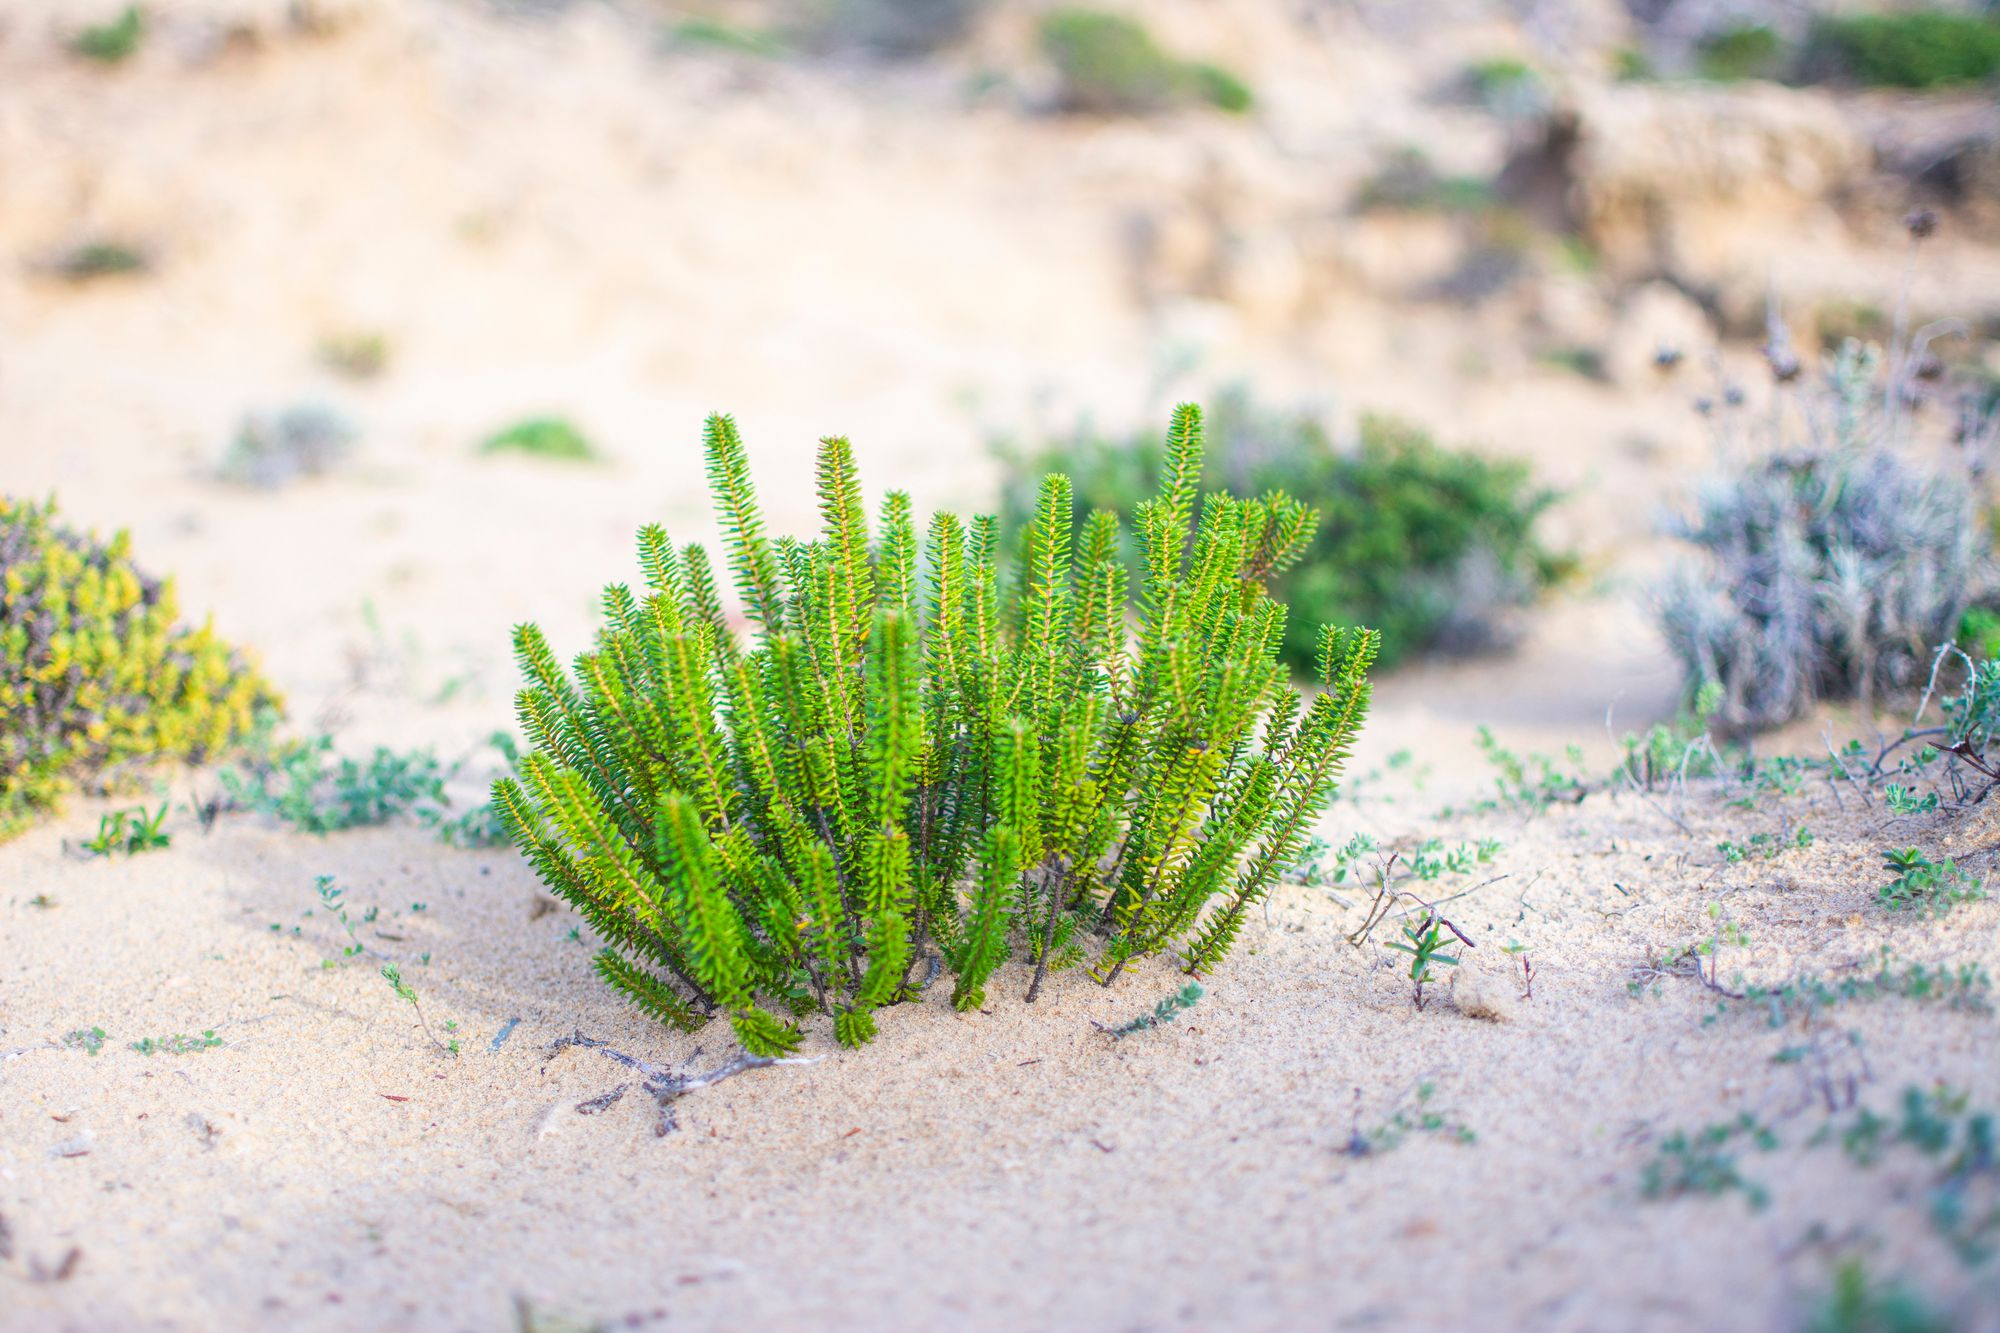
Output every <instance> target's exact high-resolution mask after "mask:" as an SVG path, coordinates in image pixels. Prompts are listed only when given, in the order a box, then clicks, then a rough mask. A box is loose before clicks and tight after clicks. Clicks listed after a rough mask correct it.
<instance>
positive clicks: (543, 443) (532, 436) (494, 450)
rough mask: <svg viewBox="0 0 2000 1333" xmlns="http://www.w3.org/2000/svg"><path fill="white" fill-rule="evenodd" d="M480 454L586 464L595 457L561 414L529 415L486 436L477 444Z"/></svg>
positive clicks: (586, 439) (584, 440) (578, 432)
mask: <svg viewBox="0 0 2000 1333" xmlns="http://www.w3.org/2000/svg"><path fill="white" fill-rule="evenodd" d="M479 452H480V453H482V454H527V455H528V456H530V457H532V458H552V459H555V460H557V461H559V462H565V463H589V462H594V461H596V459H597V449H596V447H595V446H594V445H592V444H591V442H590V439H589V437H588V436H586V435H585V434H584V433H583V432H582V431H580V430H578V429H577V428H576V427H575V426H574V425H572V424H571V423H570V422H569V421H567V420H565V419H564V418H562V417H530V418H528V419H527V420H525V421H517V422H515V423H514V424H513V425H511V426H509V427H507V428H506V429H505V430H502V431H498V432H495V433H494V434H493V435H490V436H488V437H487V440H486V443H485V444H482V445H481V446H480V447H479Z"/></svg>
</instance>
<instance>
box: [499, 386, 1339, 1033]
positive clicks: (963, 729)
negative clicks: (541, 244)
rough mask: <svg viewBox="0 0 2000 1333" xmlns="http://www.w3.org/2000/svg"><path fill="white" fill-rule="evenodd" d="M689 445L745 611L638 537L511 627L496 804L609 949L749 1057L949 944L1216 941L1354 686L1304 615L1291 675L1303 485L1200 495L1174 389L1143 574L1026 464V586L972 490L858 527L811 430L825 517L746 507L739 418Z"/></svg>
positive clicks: (1322, 771) (988, 956)
mask: <svg viewBox="0 0 2000 1333" xmlns="http://www.w3.org/2000/svg"><path fill="white" fill-rule="evenodd" d="M706 451H707V456H708V466H709V476H710V479H711V482H712V484H713V488H714V491H715V498H716V505H717V509H718V511H719V516H720V519H721V528H722V532H723V535H724V539H725V544H726V547H727V551H728V562H729V567H730V570H731V572H732V573H734V575H735V576H736V581H737V585H738V590H739V592H740V593H741V594H742V599H743V602H744V605H745V609H746V611H747V614H748V617H749V620H750V622H751V624H752V625H753V626H754V627H755V637H754V640H753V642H752V643H751V644H750V645H749V646H747V647H746V646H744V645H742V644H739V643H738V642H737V640H736V636H735V634H734V633H733V632H732V631H731V630H730V629H729V627H728V625H727V623H726V621H725V620H724V617H723V613H722V610H721V604H720V600H719V598H718V595H717V591H716V586H715V581H714V578H713V577H712V574H711V571H710V566H709V561H708V557H707V555H706V554H705V553H704V552H703V550H702V548H700V547H699V546H688V547H682V548H680V549H676V548H675V547H673V546H672V545H671V544H670V543H669V542H668V540H667V537H666V534H665V533H663V532H662V531H661V530H660V529H659V528H657V527H650V528H647V529H645V530H644V531H642V532H641V533H640V535H639V563H640V566H641V568H642V569H643V570H644V572H645V576H646V582H647V585H648V589H649V591H647V592H645V593H644V594H643V595H640V596H635V595H634V594H633V593H632V591H631V590H629V589H628V588H625V587H623V586H620V585H613V586H611V587H609V588H607V589H605V593H604V609H605V617H606V624H605V625H604V627H603V628H602V629H601V630H600V631H599V633H598V635H597V638H596V640H595V643H594V645H593V647H592V649H591V650H590V651H588V652H585V653H583V654H582V655H580V656H579V657H578V658H577V659H576V661H575V665H574V673H573V675H571V674H566V673H565V672H564V671H563V669H562V667H561V666H560V664H559V663H558V662H557V660H556V657H555V654H554V653H553V652H551V651H550V649H549V646H548V644H547V642H546V641H545V640H544V639H543V637H542V635H541V633H540V631H538V630H537V629H535V628H534V627H533V626H532V625H528V626H523V627H521V628H520V629H519V630H518V631H517V632H516V635H515V647H516V650H517V653H518V655H519V657H520V660H521V663H522V666H523V668H524V670H525V671H526V673H527V676H528V681H529V685H528V688H527V689H526V690H524V691H523V692H522V693H521V695H520V696H519V701H518V702H519V712H520V717H521V722H522V725H523V727H524V728H525V730H526V733H527V737H528V740H529V742H530V744H531V745H532V746H533V747H534V753H533V754H531V755H530V756H529V757H528V758H527V759H526V760H525V761H523V763H522V765H521V770H520V776H519V778H518V779H516V778H512V777H509V778H503V779H502V780H501V781H500V782H498V783H496V784H495V787H494V804H495V805H496V806H497V807H498V809H499V813H500V819H501V822H502V824H503V825H504V826H505V828H506V829H507V832H508V835H509V836H510V837H511V838H512V839H513V841H514V842H515V843H516V844H517V845H518V846H519V847H520V848H521V849H522V851H523V852H524V853H525V854H526V855H527V856H528V858H529V859H530V860H531V861H532V862H533V863H534V866H535V868H536V870H537V871H538V872H539V873H540V875H541V877H542V879H543V880H544V882H546V883H547V884H548V885H549V886H550V888H551V889H553V890H554V891H555V892H556V893H557V894H558V895H560V896H561V897H563V898H565V899H567V900H568V901H569V902H570V903H571V904H572V905H573V906H574V907H576V909H577V910H578V911H579V912H580V913H582V914H583V916H584V917H585V918H586V919H587V920H588V921H589V922H590V923H591V925H592V927H593V928H594V929H595V930H596V932H597V933H598V935H599V936H600V937H601V938H603V939H604V940H605V941H606V942H607V943H608V945H609V946H610V947H608V948H606V949H605V950H604V951H603V952H601V953H600V954H599V955H598V958H597V968H598V972H599V974H600V975H601V976H602V977H603V978H604V979H605V980H606V981H607V982H609V983H610V984H612V985H613V986H615V987H616V988H618V989H619V990H620V991H622V992H623V993H624V994H625V995H626V996H627V997H628V998H629V999H631V1000H632V1002H633V1003H634V1004H636V1005H637V1006H638V1007H639V1008H640V1009H642V1010H643V1011H644V1012H646V1013H648V1014H650V1015H652V1016H653V1017H655V1018H657V1019H660V1020H662V1021H664V1022H667V1023H670V1024H673V1025H675V1026H679V1027H683V1028H693V1027H696V1026H698V1025H699V1024H701V1023H703V1022H705V1021H706V1020H707V1019H708V1018H709V1017H710V1016H712V1015H716V1014H723V1015H727V1016H728V1018H729V1020H730V1022H731V1025H732V1026H733V1028H734V1029H735V1032H736V1036H737V1038H738V1040H739V1041H741V1042H742V1044H743V1046H744V1047H745V1048H746V1049H747V1050H749V1051H750V1052H751V1053H753V1054H771V1053H775V1052H779V1051H784V1050H789V1049H792V1048H793V1047H795V1046H796V1045H797V1044H798V1043H799V1042H800V1040H801V1039H802V1035H803V1034H802V1032H801V1031H800V1028H799V1025H798V1021H797V1020H799V1019H801V1018H804V1017H806V1016H807V1015H810V1014H814V1013H818V1014H822V1015H828V1016H830V1017H831V1018H832V1022H833V1030H834V1035H835V1036H836V1037H837V1038H838V1040H839V1041H840V1042H841V1043H842V1044H844V1045H849V1046H858V1045H861V1044H862V1043H864V1042H866V1041H868V1040H869V1039H870V1038H871V1037H872V1036H873V1035H874V1032H875V1018H874V1011H875V1010H876V1009H878V1008H880V1007H882V1006H883V1005H887V1004H892V1003H895V1002H897V1001H899V1000H904V999H911V998H914V997H915V996H916V995H917V994H918V993H919V992H921V990H922V989H923V988H924V986H925V984H926V982H927V981H928V980H929V978H930V977H931V976H935V975H936V974H937V973H938V972H939V971H940V970H948V971H949V972H950V973H951V974H952V976H953V978H954V981H953V985H952V1002H953V1003H954V1004H955V1005H956V1006H957V1007H958V1008H960V1009H964V1010H973V1009H977V1008H978V1007H979V1006H980V1005H981V1004H982V1003H983V1002H984V999H985V993H986V987H987V985H988V983H989V982H990V981H991V979H992V978H993V976H994V973H995V969H997V968H998V967H999V966H1000V964H1001V963H1002V962H1003V961H1004V960H1006V959H1007V957H1008V956H1009V955H1010V954H1012V953H1016V952H1018V953H1019V954H1020V955H1021V956H1022V957H1023V959H1024V960H1025V961H1029V962H1032V963H1033V964H1034V965H1035V973H1034V978H1033V980H1032V981H1031V982H1030V983H1029V984H1028V987H1027V998H1028V999H1030V1000H1032V999H1034V998H1035V995H1036V992H1037V990H1038V989H1039V987H1040V986H1041V984H1042V979H1043V975H1044V973H1045V972H1047V971H1051V970H1054V969H1058V968H1063V967H1067V966H1072V965H1078V964H1087V965H1088V966H1089V967H1090V969H1091V972H1092V975H1093V976H1094V977H1095V978H1096V979H1097V980H1098V981H1100V982H1102V983H1104V984H1107V985H1108V984H1110V982H1111V981H1112V980H1114V979H1115V978H1116V977H1117V976H1118V974H1119V973H1120V972H1121V971H1122V970H1123V968H1124V967H1125V965H1126V964H1127V962H1128V961H1130V960H1132V959H1134V958H1139V957H1142V956H1146V955H1150V954H1157V953H1160V952H1163V951H1165V950H1168V949H1177V950H1178V953H1179V957H1178V959H1177V961H1178V962H1179V964H1180V965H1181V967H1182V968H1183V969H1184V970H1185V971H1186V972H1188V973H1189V974H1199V973H1202V972H1204V971H1206V970H1208V969H1209V968H1211V967H1212V966H1214V965H1215V964H1216V963H1217V962H1219V961H1220V960H1221V958H1222V957H1223V956H1224V955H1225V954H1226V953H1227V952H1228V951H1229V948H1230V946H1231V944H1232V943H1233V942H1234V940H1235V938H1236V935H1237V933H1238V931H1239V930H1240V929H1241V927H1242V925H1243V923H1244V921H1245V919H1246V916H1247V914H1248V913H1249V912H1250V910H1251V909H1252V908H1253V907H1254V906H1255V904H1256V903H1257V902H1258V901H1259V900H1260V899H1261V898H1262V897H1263V895H1264V894H1265V893H1266V892H1267V891H1268V890H1269V888H1270V886H1271V885H1272V884H1273V883H1274V882H1275V881H1276V879H1277V876H1278V874H1279V872H1280V871H1282V870H1283V869H1284V868H1285V867H1287V866H1289V865H1290V864H1291V862H1292V861H1293V860H1294V859H1295V858H1296V857H1297V856H1298V854H1299V852H1300V850H1301V848H1302V847H1303V845H1304V840H1305V837H1306V834H1307V832H1308V829H1309V828H1310V825H1311V822H1312V820H1313V818H1314V817H1315V816H1316V814H1317V812H1318V811H1319V809H1320V808H1321V807H1322V805H1323V804H1324V802H1325V801H1326V799H1327V798H1328V796H1329V795H1330V794H1331V789H1332V784H1333V780H1334V777H1335V775H1336V774H1337V772H1338V770H1339V767H1340V764H1341V761H1342V759H1343V757H1344V756H1345V753H1346V750H1347V747H1348V745H1349V743H1350V742H1351V741H1352V739H1353V736H1354V734H1355V732H1356V730H1357V729H1358V727H1359V726H1360V723H1361V719H1362V717H1363V715H1364V713H1365V710H1366V708H1367V703H1368V693H1369V687H1368V680H1367V672H1368V666H1369V663H1370V661H1371V659H1372V658H1373V656H1374V650H1375V636H1374V635H1373V634H1372V633H1371V632H1369V631H1367V630H1335V629H1333V628H1331V627H1328V628H1326V629H1323V630H1321V631H1320V632H1319V644H1320V658H1319V660H1320V672H1319V680H1320V684H1321V685H1322V687H1323V688H1322V690H1321V691H1319V692H1317V693H1315V694H1314V696H1313V697H1312V699H1310V700H1306V699H1305V698H1303V697H1302V696H1301V695H1300V694H1299V693H1297V692H1296V691H1294V690H1293V689H1292V688H1291V687H1290V685H1289V684H1288V683H1287V681H1286V679H1285V672H1284V669H1283V667H1282V666H1281V665H1280V663H1279V661H1278V656H1277V650H1278V645H1279V642H1280V640H1281V637H1282V635H1283V632H1284V626H1285V611H1284V608H1283V606H1282V605H1280V604H1279V603H1278V602H1276V601H1274V600H1273V599H1272V598H1271V597H1270V596H1269V595H1268V594H1267V593H1266V591H1265V588H1264V580H1265V579H1266V578H1267V577H1268V576H1269V575H1270V574H1271V573H1273V572H1274V571H1277V570H1280V569H1282V568H1284V567H1285V565H1286V564H1287V563H1288V562H1289V561H1291V560H1293V559H1295V558H1296V557H1297V555H1298V554H1299V553H1300V552H1301V551H1302V550H1303V548H1304V546H1305V544H1306V542H1307V541H1308V540H1309V539H1310V536H1311V531H1312V519H1313V515H1312V513H1311V511H1309V510H1308V509H1306V508H1305V507H1304V506H1303V505H1301V504H1299V503H1298V502H1297V501H1295V500H1292V499H1290V498H1288V497H1286V496H1284V495H1280V494H1272V495H1269V496H1266V497H1264V498H1263V499H1261V500H1257V501H1239V500H1234V499H1231V498H1229V497H1226V496H1212V497H1209V498H1208V499H1207V500H1206V502H1205V503H1203V502H1202V497H1201V496H1200V493H1199V492H1200V484H1201V469H1202V441H1201V420H1200V415H1199V413H1197V412H1196V411H1195V409H1193V408H1192V407H1187V408H1182V409H1181V410H1179V411H1178V412H1177V413H1176V414H1175V417H1174V425H1173V429H1172V430H1171V431H1169V433H1168V437H1167V458H1166V465H1165V468H1164V473H1163V475H1164V478H1165V480H1164V482H1163V484H1162V486H1161V488H1160V492H1159V494H1158V496H1157V497H1156V498H1154V499H1152V500H1150V501H1149V502H1147V503H1145V504H1142V505H1141V506H1139V508H1138V510H1137V511H1136V513H1135V516H1134V517H1135V520H1136V523H1137V526H1138V528H1139V530H1140V532H1141V533H1143V534H1144V537H1145V550H1146V560H1145V565H1144V570H1143V582H1144V595H1143V596H1142V597H1141V598H1140V599H1139V600H1138V604H1137V606H1136V607H1133V606H1130V605H1128V601H1127V598H1126V570H1125V566H1124V564H1123V563H1122V562H1121V561H1120V560H1119V559H1118V556H1117V550H1118V540H1119V538H1118V534H1119V520H1118V518H1117V516H1116V515H1115V514H1113V513H1110V512H1106V511H1099V512H1097V513H1093V514H1092V515H1091V516H1090V518H1089V519H1088V521H1087V522H1086V523H1085V524H1084V525H1083V528H1082V533H1081V537H1080V540H1077V541H1075V542H1072V539H1071V534H1072V531H1073V526H1074V525H1073V523H1072V502H1071V490H1070V485H1069V482H1068V480H1067V479H1066V478H1064V477H1061V476H1051V477H1048V478H1045V479H1044V480H1043V482H1042V485H1041V489H1040V501H1039V504H1038V506H1037V509H1036V517H1035V520H1034V522H1033V523H1032V524H1031V525H1030V529H1029V532H1028V535H1027V538H1026V541H1025V543H1024V545H1023V552H1024V554H1023V558H1022V561H1021V564H1020V569H1019V573H1018V578H1017V579H1015V580H1011V582H1013V583H1014V585H1015V587H1016V589H1017V591H1016V592H1014V593H1013V594H1012V595H1003V592H1002V587H1003V581H1002V580H1001V578H1000V576H999V567H998V561H997V559H996V548H997V544H998V525H997V523H996V521H995V520H994V519H992V518H978V519H975V520H973V522H972V523H971V525H970V527H969V528H968V527H967V525H966V524H964V523H963V522H962V521H961V520H960V519H959V518H957V517H956V516H955V515H951V514H939V515H937V516H936V517H934V518H933V519H932V520H931V523H930V528H929V536H928V539H927V540H926V541H924V542H923V543H922V545H923V546H924V554H923V556H922V558H921V565H920V560H919V555H918V547H919V544H920V542H919V538H918V535H917V527H916V524H915V520H914V517H913V515H912V513H911V509H910V501H909V497H908V496H907V495H904V494H902V493H901V492H895V491H892V492H890V493H889V494H888V495H887V496H886V497H885V498H884V501H883V505H882V511H881V522H880V525H879V528H878V530H877V531H876V532H875V533H874V534H871V533H870V532H869V530H868V524H867V519H866V517H865V516H864V512H863V508H862V497H861V488H860V482H859V479H858V478H857V476H856V474H855V470H854V461H853V451H852V449H851V448H850V447H849V445H848V443H847V441H845V440H843V439H837V438H835V439H829V440H826V441H823V442H822V447H821V452H820V456H819V465H818V483H819V496H820V504H821V512H822V514H823V516H824V528H823V534H822V536H821V537H820V539H819V540H817V541H813V542H801V541H796V540H793V539H790V538H779V539H777V540H772V539H770V538H768V537H766V536H765V534H764V529H763V522H762V519H761V517H760V515H759V513H758V510H757V504H756V498H755V495H754V493H753V490H752V487H751V483H750V476H749V467H748V463H747V461H746V458H745V454H744V450H743V446H742V444H741V442H740V441H739V440H738V439H737V436H736V430H735V427H734V425H733V424H732V423H731V422H730V421H729V419H728V418H726V417H715V418H711V419H710V422H709V427H708V432H707V438H706Z"/></svg>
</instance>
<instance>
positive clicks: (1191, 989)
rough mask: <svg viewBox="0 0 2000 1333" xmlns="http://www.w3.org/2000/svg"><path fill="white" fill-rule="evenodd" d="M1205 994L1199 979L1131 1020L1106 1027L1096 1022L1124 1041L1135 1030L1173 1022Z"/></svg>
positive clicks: (1100, 1027) (1105, 1030) (1145, 1029)
mask: <svg viewBox="0 0 2000 1333" xmlns="http://www.w3.org/2000/svg"><path fill="white" fill-rule="evenodd" d="M1205 994H1207V992H1206V991H1204V990H1203V989H1202V986H1201V983H1200V982H1199V981H1190V982H1188V983H1187V985H1185V986H1182V987H1181V988H1180V989H1179V990H1177V991H1175V992H1174V993H1173V994H1172V995H1169V996H1167V997H1166V998H1165V999H1163V1000H1161V1001H1160V1002H1159V1003H1158V1004H1156V1005H1154V1006H1153V1007H1152V1008H1151V1009H1150V1010H1148V1011H1147V1012H1146V1013H1143V1014H1140V1015H1139V1016H1138V1017H1137V1018H1135V1019H1132V1020H1131V1021H1130V1022H1126V1023H1120V1024H1119V1025H1118V1026H1117V1027H1115V1028H1108V1027H1105V1026H1104V1025H1103V1024H1102V1023H1099V1024H1096V1026H1097V1027H1098V1028H1099V1029H1100V1030H1102V1031H1104V1032H1107V1033H1109V1034H1110V1035H1111V1039H1112V1040H1113V1041H1122V1040H1123V1039H1125V1038H1126V1037H1129V1036H1131V1035H1132V1034H1133V1033H1135V1032H1145V1031H1147V1030H1149V1029H1151V1028H1156V1027H1159V1026H1160V1025H1162V1024H1164V1023H1171V1022H1173V1021H1174V1020H1175V1019H1176V1018H1179V1017H1180V1016H1181V1015H1182V1014H1184V1013H1186V1012H1187V1011H1188V1010H1190V1009H1192V1008H1194V1007H1195V1005H1196V1004H1198V1003H1200V1001H1201V997H1202V996H1203V995H1205Z"/></svg>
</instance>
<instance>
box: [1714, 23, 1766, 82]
mask: <svg viewBox="0 0 2000 1333" xmlns="http://www.w3.org/2000/svg"><path fill="white" fill-rule="evenodd" d="M1784 61H1785V44H1784V42H1783V41H1782V40H1781V39H1780V38H1779V36H1778V34H1777V33H1776V32H1775V31H1773V30H1772V29H1770V28H1767V27H1765V26H1764V25H1763V24H1761V23H1745V24H1737V25H1735V26H1733V27H1728V28H1723V29H1721V30H1719V31H1717V32H1712V33H1710V34H1709V35H1708V36H1706V37H1704V38H1702V39H1701V42H1700V43H1699V44H1698V45H1697V47H1696V48H1695V67H1696V68H1697V69H1698V70H1700V71H1701V76H1702V77H1703V78H1705V79H1718V80H1722V81H1725V82H1733V81H1735V80H1737V79H1774V78H1776V77H1778V75H1779V74H1781V73H1782V72H1783V69H1784Z"/></svg>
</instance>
